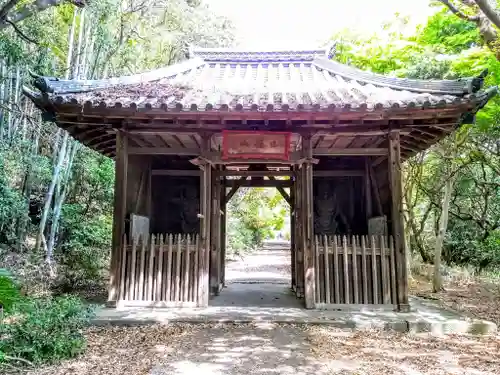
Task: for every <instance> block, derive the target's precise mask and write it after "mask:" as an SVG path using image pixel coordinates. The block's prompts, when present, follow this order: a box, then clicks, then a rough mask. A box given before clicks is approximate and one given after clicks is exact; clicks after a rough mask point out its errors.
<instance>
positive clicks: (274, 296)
mask: <svg viewBox="0 0 500 375" xmlns="http://www.w3.org/2000/svg"><path fill="white" fill-rule="evenodd" d="M289 264H290V263H289V251H286V247H283V248H282V249H281V250H280V249H276V248H272V249H265V250H263V251H260V252H258V253H255V254H252V255H249V256H247V257H245V258H244V259H242V260H239V261H235V262H231V263H229V264H228V265H227V270H226V275H227V287H226V288H224V289H223V290H222V292H221V294H220V296H217V297H215V298H213V299H212V300H211V301H210V306H209V307H207V308H183V309H180V308H179V309H158V308H156V309H155V308H122V309H108V308H100V309H99V310H98V311H97V316H96V318H95V320H94V324H96V325H102V324H115V325H137V324H154V323H164V324H166V323H172V322H183V323H222V322H231V323H256V322H274V323H293V324H329V325H333V326H335V327H340V328H348V329H374V328H375V329H384V330H395V331H399V332H414V333H418V332H431V333H433V334H444V333H472V334H493V333H495V332H496V331H497V327H496V325H495V324H494V323H492V322H487V321H482V320H474V319H468V318H466V317H463V316H461V315H460V314H459V313H457V312H455V311H451V310H447V309H444V308H442V307H439V306H438V305H437V304H436V302H435V301H428V300H424V299H421V298H412V299H411V300H410V306H411V311H410V312H408V313H398V312H394V311H387V310H372V309H369V308H365V309H359V310H355V311H329V310H306V309H304V308H303V302H302V300H299V299H297V298H296V297H295V296H294V295H293V294H292V292H291V290H290V286H289V280H290V268H289Z"/></svg>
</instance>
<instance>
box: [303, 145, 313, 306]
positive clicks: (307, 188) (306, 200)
mask: <svg viewBox="0 0 500 375" xmlns="http://www.w3.org/2000/svg"><path fill="white" fill-rule="evenodd" d="M302 152H303V156H304V158H306V162H305V163H304V164H303V167H302V175H303V182H304V185H303V189H302V200H303V207H304V216H303V223H304V230H303V233H304V238H303V243H304V299H305V305H306V309H313V308H314V306H315V296H316V280H315V264H314V263H315V256H314V252H315V248H314V233H313V232H314V218H313V191H312V189H313V165H312V143H311V137H310V136H308V137H302Z"/></svg>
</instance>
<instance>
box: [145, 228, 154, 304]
mask: <svg viewBox="0 0 500 375" xmlns="http://www.w3.org/2000/svg"><path fill="white" fill-rule="evenodd" d="M155 252H156V238H155V236H154V235H151V242H150V251H149V265H148V293H147V296H146V298H145V300H147V301H149V300H151V301H153V300H154V296H153V265H154V263H153V261H154V259H155Z"/></svg>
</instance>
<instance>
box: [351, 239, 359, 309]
mask: <svg viewBox="0 0 500 375" xmlns="http://www.w3.org/2000/svg"><path fill="white" fill-rule="evenodd" d="M352 283H353V292H354V303H359V285H358V252H357V246H356V236H352Z"/></svg>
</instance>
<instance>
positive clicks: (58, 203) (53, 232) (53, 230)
mask: <svg viewBox="0 0 500 375" xmlns="http://www.w3.org/2000/svg"><path fill="white" fill-rule="evenodd" d="M77 150H78V143H77V142H76V141H73V142H70V144H69V147H68V154H69V155H68V157H67V159H68V161H67V165H66V171H65V173H64V177H63V178H62V179H61V180H60V181H59V189H60V186H61V185H62V192H59V193H58V194H57V197H56V199H55V202H54V214H53V215H52V223H51V226H50V236H49V242H48V244H47V253H48V254H49V255H50V256H52V254H53V251H54V245H55V243H56V236H57V232H58V229H59V219H60V217H61V209H62V206H63V204H64V201H65V199H66V195H67V193H68V189H69V180H70V177H71V168H72V166H73V160H74V159H75V155H76V152H77Z"/></svg>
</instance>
